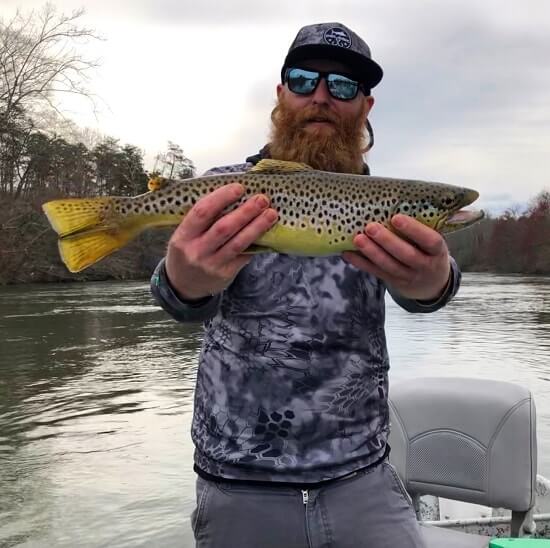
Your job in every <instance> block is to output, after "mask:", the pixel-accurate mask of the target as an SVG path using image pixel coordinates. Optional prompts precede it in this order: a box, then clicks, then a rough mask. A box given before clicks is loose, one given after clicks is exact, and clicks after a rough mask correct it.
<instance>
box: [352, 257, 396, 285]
mask: <svg viewBox="0 0 550 548" xmlns="http://www.w3.org/2000/svg"><path fill="white" fill-rule="evenodd" d="M342 258H343V259H344V260H345V261H346V262H348V263H350V264H352V265H353V266H354V267H355V268H358V269H359V270H361V271H363V272H368V273H369V274H372V275H373V276H376V277H377V278H380V279H381V280H383V281H385V282H387V283H390V280H389V276H388V274H387V272H384V271H383V270H382V269H381V268H378V267H377V266H376V265H375V264H374V263H373V262H372V261H369V259H367V258H366V257H365V256H364V255H361V253H359V252H357V251H344V253H342Z"/></svg>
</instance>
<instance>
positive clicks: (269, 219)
mask: <svg viewBox="0 0 550 548" xmlns="http://www.w3.org/2000/svg"><path fill="white" fill-rule="evenodd" d="M277 218H278V216H277V212H276V211H275V210H274V209H268V210H266V211H264V212H263V213H262V214H261V215H258V216H257V217H256V218H255V219H254V220H252V221H251V222H250V223H249V224H248V225H246V226H245V227H244V228H243V229H242V230H241V231H239V232H238V233H237V234H236V235H235V236H234V237H233V238H232V239H231V240H229V241H228V242H227V243H226V244H225V245H224V246H223V247H222V248H220V250H219V251H218V253H216V256H215V258H214V260H215V261H216V262H219V263H220V264H224V263H225V262H227V261H229V260H232V259H233V258H234V257H235V256H238V255H240V254H241V253H243V251H246V250H247V249H248V248H249V247H250V246H251V245H252V244H253V243H254V242H255V241H256V240H257V239H258V238H259V237H260V236H262V235H263V234H265V233H266V232H267V231H268V230H269V229H270V228H271V227H272V226H273V225H274V224H275V223H276V222H277Z"/></svg>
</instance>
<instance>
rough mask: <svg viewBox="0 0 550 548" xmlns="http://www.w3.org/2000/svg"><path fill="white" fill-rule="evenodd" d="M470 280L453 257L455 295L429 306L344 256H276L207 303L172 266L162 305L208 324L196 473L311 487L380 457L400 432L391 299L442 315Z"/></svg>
mask: <svg viewBox="0 0 550 548" xmlns="http://www.w3.org/2000/svg"><path fill="white" fill-rule="evenodd" d="M250 166H251V164H240V165H236V166H228V167H225V168H217V169H216V170H212V171H211V172H210V173H223V172H228V171H244V170H246V169H248V168H250ZM459 284H460V271H459V269H458V267H457V265H456V263H455V262H454V260H452V259H451V276H450V280H449V284H448V286H447V288H446V290H445V291H444V293H443V294H442V295H441V297H440V298H439V299H438V300H436V301H433V302H430V303H424V302H419V301H414V300H410V299H405V298H403V297H402V296H400V295H399V294H398V293H396V292H395V291H393V290H392V289H391V288H387V287H386V286H385V284H384V283H383V282H382V281H381V280H379V279H378V278H376V277H374V276H372V275H370V274H367V273H365V272H362V271H360V270H358V269H357V268H355V267H354V266H352V265H350V264H349V263H346V262H345V261H344V260H343V259H342V258H341V257H340V256H331V257H313V258H310V257H296V256H289V255H284V254H276V253H268V254H260V255H255V256H254V257H253V258H252V260H251V261H250V263H249V264H248V265H246V266H245V267H244V268H243V269H242V270H241V271H240V273H239V274H238V276H237V277H236V278H235V280H234V281H233V282H232V284H231V285H230V286H229V287H228V288H227V289H226V290H225V291H224V292H223V293H221V294H219V295H215V296H213V297H212V298H210V299H205V300H204V302H202V303H199V304H198V305H197V304H196V303H186V302H184V301H183V300H182V299H180V298H179V297H178V295H177V294H176V292H175V291H174V290H173V289H172V288H171V287H170V284H169V281H168V279H167V277H166V273H165V271H164V261H161V263H160V264H159V265H158V267H157V269H156V271H155V273H154V274H153V277H152V283H151V288H152V293H153V295H154V296H155V298H156V300H157V302H158V303H159V304H160V306H162V307H163V308H164V309H165V310H166V311H167V312H168V313H169V314H171V315H172V316H173V317H174V318H175V319H176V320H178V321H182V322H197V321H201V322H204V340H203V345H202V350H201V353H200V357H199V366H198V372H197V384H196V391H195V406H194V415H193V424H192V438H193V442H194V444H195V448H196V450H195V464H196V467H197V468H198V469H199V470H200V471H203V472H205V473H206V474H209V475H212V476H216V477H221V478H226V479H236V480H249V481H250V480H257V481H279V482H292V483H297V484H305V483H318V482H322V481H325V480H331V479H335V478H338V477H341V476H344V475H346V474H349V473H351V472H354V471H356V470H358V469H360V468H364V467H365V466H368V465H369V464H372V463H373V462H376V461H378V460H380V458H381V457H382V456H383V454H384V453H385V451H386V442H387V435H388V430H389V411H388V369H389V358H388V352H387V346H386V337H385V331H384V318H385V303H384V298H385V293H386V291H387V290H388V291H389V292H390V294H391V296H392V298H393V299H394V300H395V301H396V302H397V304H399V305H400V306H401V307H403V308H404V309H406V310H408V311H409V312H415V313H416V312H420V313H424V312H435V311H436V310H438V309H439V308H441V307H442V306H444V305H445V304H447V302H449V300H450V299H451V298H452V297H453V296H454V295H455V294H456V292H457V290H458V288H459Z"/></svg>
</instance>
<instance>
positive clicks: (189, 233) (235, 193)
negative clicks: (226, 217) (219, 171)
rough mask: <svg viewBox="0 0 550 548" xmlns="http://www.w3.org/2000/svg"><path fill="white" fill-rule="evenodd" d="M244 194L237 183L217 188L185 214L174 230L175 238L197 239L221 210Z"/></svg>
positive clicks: (241, 187)
mask: <svg viewBox="0 0 550 548" xmlns="http://www.w3.org/2000/svg"><path fill="white" fill-rule="evenodd" d="M243 194H244V187H243V186H242V185H241V184H239V183H232V184H230V185H225V186H222V187H221V188H217V189H216V190H214V191H213V192H211V193H210V194H207V195H206V196H204V197H203V198H201V199H200V200H199V201H198V202H197V203H196V204H195V205H194V206H193V207H192V208H191V209H190V211H189V213H187V215H186V216H185V218H184V219H183V221H182V222H181V224H180V225H179V226H178V228H177V229H176V233H174V234H175V236H176V237H182V238H185V239H188V240H191V239H193V238H197V237H198V236H200V235H201V234H203V233H204V232H206V231H207V230H208V229H209V228H210V227H211V226H212V224H213V223H214V222H215V221H216V219H217V218H218V217H219V216H220V215H221V213H222V212H223V210H224V209H225V208H226V207H227V206H230V205H231V204H233V203H235V202H236V201H237V200H239V199H240V198H241V197H242V195H243Z"/></svg>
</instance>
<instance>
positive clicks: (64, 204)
mask: <svg viewBox="0 0 550 548" xmlns="http://www.w3.org/2000/svg"><path fill="white" fill-rule="evenodd" d="M111 202H112V199H111V198H108V197H101V198H69V199H67V200H53V201H52V202H47V203H45V204H44V205H43V206H42V209H43V210H44V213H45V214H46V216H47V217H48V221H50V224H51V225H52V228H53V229H54V230H55V231H56V232H57V233H58V234H59V237H60V238H63V237H64V236H69V235H71V234H75V233H77V232H81V231H84V230H90V229H91V228H93V227H95V226H98V225H102V224H103V223H104V222H105V218H106V215H107V213H108V212H109V210H110V209H111Z"/></svg>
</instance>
